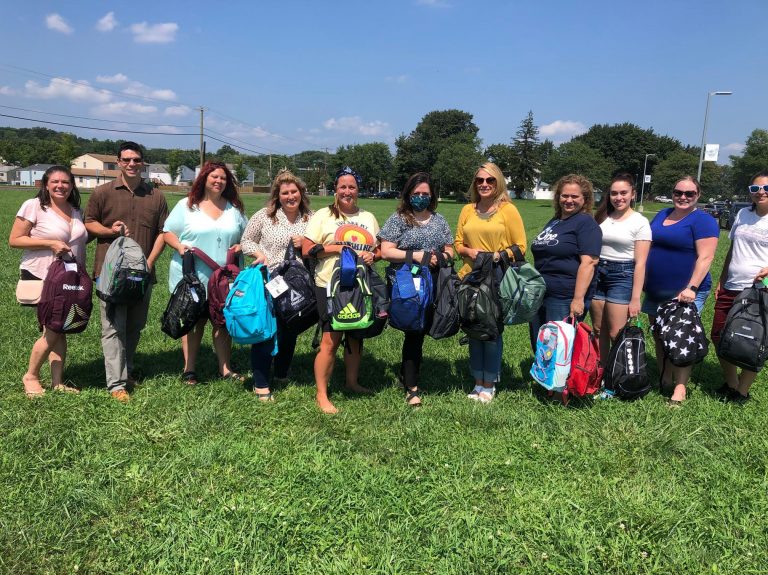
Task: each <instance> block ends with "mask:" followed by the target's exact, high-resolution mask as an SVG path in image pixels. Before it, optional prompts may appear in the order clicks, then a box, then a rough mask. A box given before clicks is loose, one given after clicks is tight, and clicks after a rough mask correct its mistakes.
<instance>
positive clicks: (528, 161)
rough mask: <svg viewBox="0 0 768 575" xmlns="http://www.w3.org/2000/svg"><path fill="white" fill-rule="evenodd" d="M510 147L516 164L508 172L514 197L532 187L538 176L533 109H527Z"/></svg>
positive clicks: (536, 136)
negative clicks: (509, 172) (526, 113)
mask: <svg viewBox="0 0 768 575" xmlns="http://www.w3.org/2000/svg"><path fill="white" fill-rule="evenodd" d="M512 148H513V150H514V152H515V156H516V157H517V165H516V166H514V168H513V170H512V172H511V174H510V176H511V181H510V188H512V190H514V192H515V197H516V198H521V197H523V192H524V191H525V190H526V189H530V188H533V185H534V184H535V183H536V179H537V178H538V177H539V165H540V161H539V129H538V127H536V124H534V123H533V111H529V112H528V115H527V116H526V117H525V118H524V119H523V121H522V122H521V123H520V127H519V128H518V130H517V134H516V137H515V139H514V143H513V144H512Z"/></svg>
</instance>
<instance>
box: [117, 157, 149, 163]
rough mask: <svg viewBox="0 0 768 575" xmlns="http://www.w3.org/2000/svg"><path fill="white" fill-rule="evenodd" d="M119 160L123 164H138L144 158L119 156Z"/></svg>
mask: <svg viewBox="0 0 768 575" xmlns="http://www.w3.org/2000/svg"><path fill="white" fill-rule="evenodd" d="M120 161H121V162H122V163H124V164H140V163H141V162H143V161H144V160H142V159H141V158H120Z"/></svg>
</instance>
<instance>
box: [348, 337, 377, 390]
mask: <svg viewBox="0 0 768 575" xmlns="http://www.w3.org/2000/svg"><path fill="white" fill-rule="evenodd" d="M362 355H363V343H362V342H361V341H360V340H359V339H352V338H349V337H348V338H347V345H345V346H344V371H345V375H346V380H345V381H346V383H345V385H344V387H345V388H346V389H347V391H351V392H353V393H365V394H372V393H373V392H372V391H371V390H370V389H368V388H367V387H363V386H362V385H360V384H359V383H358V381H357V377H358V375H359V373H360V358H361V357H362Z"/></svg>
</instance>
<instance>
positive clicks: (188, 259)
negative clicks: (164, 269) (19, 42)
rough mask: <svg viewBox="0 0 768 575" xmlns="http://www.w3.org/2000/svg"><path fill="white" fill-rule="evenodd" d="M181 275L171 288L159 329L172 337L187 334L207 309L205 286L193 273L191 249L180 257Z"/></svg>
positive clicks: (175, 337) (193, 264) (193, 257)
mask: <svg viewBox="0 0 768 575" xmlns="http://www.w3.org/2000/svg"><path fill="white" fill-rule="evenodd" d="M181 261H182V268H181V269H182V277H181V279H180V280H179V283H177V284H176V287H175V288H174V289H173V293H172V294H171V298H170V299H169V300H168V305H167V306H165V311H164V312H163V317H162V318H160V329H162V330H163V333H165V334H167V335H169V336H171V337H172V338H173V339H179V338H180V337H181V336H184V335H187V334H188V333H189V332H190V331H192V328H194V327H195V324H196V323H197V322H198V320H199V319H200V318H201V317H203V314H204V313H205V312H206V310H207V309H208V302H207V300H206V299H205V286H203V284H202V283H201V282H200V280H199V279H198V278H197V274H196V273H195V256H194V253H193V252H192V251H191V250H187V251H186V252H184V256H183V257H182V260H181Z"/></svg>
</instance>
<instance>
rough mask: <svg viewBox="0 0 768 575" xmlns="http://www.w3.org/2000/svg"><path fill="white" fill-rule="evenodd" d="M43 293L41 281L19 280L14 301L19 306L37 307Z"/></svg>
mask: <svg viewBox="0 0 768 575" xmlns="http://www.w3.org/2000/svg"><path fill="white" fill-rule="evenodd" d="M42 293H43V280H19V283H17V284H16V301H17V302H19V303H20V304H21V305H37V303H38V302H39V301H40V295H41V294H42Z"/></svg>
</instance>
